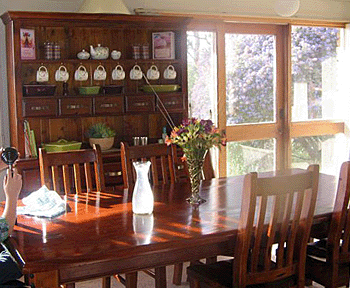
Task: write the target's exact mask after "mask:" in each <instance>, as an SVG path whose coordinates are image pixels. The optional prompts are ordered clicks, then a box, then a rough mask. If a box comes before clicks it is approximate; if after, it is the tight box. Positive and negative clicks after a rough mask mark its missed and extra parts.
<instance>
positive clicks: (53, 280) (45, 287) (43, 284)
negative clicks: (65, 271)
mask: <svg viewBox="0 0 350 288" xmlns="http://www.w3.org/2000/svg"><path fill="white" fill-rule="evenodd" d="M29 281H30V282H31V283H33V284H34V285H35V287H40V288H54V287H60V285H59V284H58V283H59V282H58V271H57V270H54V271H49V272H39V273H35V274H34V275H33V277H30V279H29ZM73 285H74V283H73ZM67 287H68V286H67ZM69 288H74V286H69Z"/></svg>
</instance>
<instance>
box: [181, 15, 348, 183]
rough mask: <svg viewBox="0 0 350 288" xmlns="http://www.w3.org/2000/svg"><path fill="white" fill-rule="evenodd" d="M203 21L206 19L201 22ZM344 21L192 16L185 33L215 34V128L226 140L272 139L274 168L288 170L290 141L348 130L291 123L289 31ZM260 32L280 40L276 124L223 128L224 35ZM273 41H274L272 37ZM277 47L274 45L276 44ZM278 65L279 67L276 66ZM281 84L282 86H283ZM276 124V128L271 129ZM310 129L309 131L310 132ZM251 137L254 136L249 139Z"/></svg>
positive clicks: (339, 125) (334, 124)
mask: <svg viewBox="0 0 350 288" xmlns="http://www.w3.org/2000/svg"><path fill="white" fill-rule="evenodd" d="M187 16H188V15H187ZM204 19H206V20H204ZM346 24H347V23H346V22H342V21H323V20H319V21H318V20H298V19H280V18H276V19H273V18H272V19H271V18H269V19H267V18H260V17H232V16H227V17H225V16H213V15H212V16H211V17H210V16H208V15H206V16H205V15H204V16H203V15H201V16H199V15H196V16H194V18H193V19H192V21H191V22H190V23H189V25H188V27H187V30H188V31H192V30H198V31H210V32H215V33H216V39H217V42H216V49H217V55H218V59H217V71H218V75H217V77H218V78H217V96H218V100H217V102H218V119H217V122H216V123H217V125H218V127H219V129H225V130H226V131H225V132H226V135H228V138H227V140H228V141H246V140H261V139H268V138H275V139H276V169H286V168H290V167H291V164H292V155H291V154H292V151H291V139H292V138H298V137H304V136H321V135H335V134H337V133H346V132H347V131H348V129H347V127H346V124H345V122H344V121H334V120H311V121H302V122H292V119H291V115H292V105H291V84H292V63H291V35H292V33H291V30H292V26H293V25H297V26H322V27H333V28H345V25H346ZM257 25H258V26H261V27H262V29H268V30H267V31H271V30H269V29H272V30H273V29H276V32H277V33H279V34H278V35H279V36H280V37H281V38H280V39H279V40H280V41H281V42H280V43H279V44H278V45H279V46H280V47H279V48H277V49H281V50H280V53H279V54H277V59H276V62H277V67H279V68H278V69H277V74H278V75H277V83H276V85H277V86H276V101H277V102H276V124H270V123H267V124H254V125H251V124H242V125H235V126H230V127H226V71H225V33H227V32H228V31H229V32H233V33H236V32H239V33H242V31H243V32H244V31H245V32H246V33H252V34H253V33H254V31H255V32H256V30H254V29H256V27H257ZM276 41H277V38H276ZM276 45H277V43H276ZM279 65H282V66H279ZM284 83H285V84H284ZM275 125H277V129H276V127H275ZM310 128H312V129H310ZM262 131H263V132H262ZM253 135H254V136H253ZM219 160H220V161H219V167H218V168H219V175H218V176H219V177H225V176H226V167H227V165H226V162H227V159H226V149H225V147H223V149H221V150H220V151H219Z"/></svg>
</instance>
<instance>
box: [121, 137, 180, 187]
mask: <svg viewBox="0 0 350 288" xmlns="http://www.w3.org/2000/svg"><path fill="white" fill-rule="evenodd" d="M120 148H121V149H120V150H121V151H120V155H121V162H122V171H123V182H124V188H129V187H132V186H133V184H134V183H135V181H136V174H135V169H134V167H133V164H132V163H133V162H135V161H147V160H149V161H151V175H152V182H153V184H155V185H158V184H160V183H164V184H167V183H170V184H171V183H175V181H176V175H175V157H176V147H175V146H174V145H169V146H168V145H167V144H150V145H138V146H129V145H128V144H127V143H124V142H121V143H120Z"/></svg>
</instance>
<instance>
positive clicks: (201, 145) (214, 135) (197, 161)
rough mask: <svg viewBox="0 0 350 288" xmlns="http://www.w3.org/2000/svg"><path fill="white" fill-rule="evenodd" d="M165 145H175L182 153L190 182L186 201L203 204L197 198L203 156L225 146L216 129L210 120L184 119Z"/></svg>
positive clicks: (200, 199) (201, 200) (202, 200)
mask: <svg viewBox="0 0 350 288" xmlns="http://www.w3.org/2000/svg"><path fill="white" fill-rule="evenodd" d="M166 143H167V144H169V145H170V144H172V143H173V144H176V145H178V146H180V147H181V148H182V150H183V152H184V156H183V157H182V160H183V161H186V162H187V166H188V172H189V176H190V182H191V197H190V198H188V199H187V201H188V202H189V203H191V204H192V205H199V204H201V203H203V202H205V200H204V199H202V198H201V197H200V196H199V186H200V182H201V180H202V170H203V163H204V158H205V155H206V154H207V152H208V150H209V149H210V148H212V147H214V146H219V145H221V144H222V145H223V144H225V143H224V141H223V139H222V137H221V135H220V133H219V132H218V129H217V128H216V127H215V126H214V124H213V122H212V121H211V120H200V119H196V118H191V119H185V120H183V121H182V124H181V125H179V126H178V127H174V129H173V130H172V131H171V134H170V137H167V139H166Z"/></svg>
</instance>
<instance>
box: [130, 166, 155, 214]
mask: <svg viewBox="0 0 350 288" xmlns="http://www.w3.org/2000/svg"><path fill="white" fill-rule="evenodd" d="M133 165H134V167H135V171H136V182H135V187H134V191H133V194H132V212H134V213H135V214H151V213H152V212H153V206H154V196H153V192H152V188H151V184H150V182H149V178H148V171H149V168H150V166H151V162H150V161H145V162H134V163H133Z"/></svg>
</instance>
